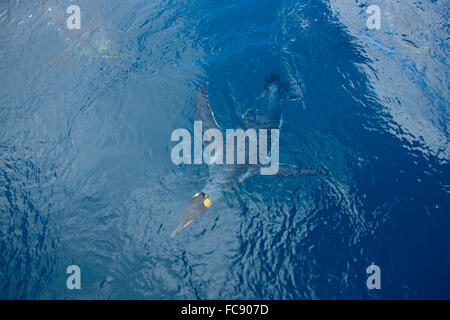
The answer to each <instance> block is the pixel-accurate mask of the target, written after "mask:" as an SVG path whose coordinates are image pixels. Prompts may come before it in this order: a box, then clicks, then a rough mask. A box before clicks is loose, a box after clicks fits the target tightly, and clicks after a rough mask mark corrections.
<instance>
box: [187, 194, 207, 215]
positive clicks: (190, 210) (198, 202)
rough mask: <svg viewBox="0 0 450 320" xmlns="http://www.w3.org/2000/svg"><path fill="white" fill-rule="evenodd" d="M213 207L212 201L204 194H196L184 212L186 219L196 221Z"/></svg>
mask: <svg viewBox="0 0 450 320" xmlns="http://www.w3.org/2000/svg"><path fill="white" fill-rule="evenodd" d="M209 207H211V199H209V196H208V195H207V194H206V193H204V192H198V193H196V194H194V196H193V197H192V198H191V200H190V201H189V203H188V204H187V206H186V209H185V210H184V216H185V217H186V218H190V219H194V218H196V217H198V216H199V215H202V214H203V213H205V211H206V210H208V209H209Z"/></svg>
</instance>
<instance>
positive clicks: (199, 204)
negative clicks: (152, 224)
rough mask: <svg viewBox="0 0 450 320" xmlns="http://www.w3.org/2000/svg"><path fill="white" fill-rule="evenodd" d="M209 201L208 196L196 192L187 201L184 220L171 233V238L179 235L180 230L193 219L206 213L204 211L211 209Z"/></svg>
mask: <svg viewBox="0 0 450 320" xmlns="http://www.w3.org/2000/svg"><path fill="white" fill-rule="evenodd" d="M211 204H212V202H211V199H209V196H208V195H207V194H206V193H204V192H198V193H196V194H195V195H194V196H193V197H192V198H191V200H189V202H188V204H187V206H186V208H185V209H184V218H183V221H182V222H181V224H180V225H179V226H178V228H176V229H175V231H174V232H172V237H174V236H175V235H177V234H178V233H180V231H181V230H183V229H184V228H186V227H187V226H188V225H190V224H191V223H192V221H194V219H195V218H197V217H198V216H200V215H202V214H203V213H205V212H206V210H208V209H209V207H211Z"/></svg>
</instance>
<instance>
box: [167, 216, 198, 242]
mask: <svg viewBox="0 0 450 320" xmlns="http://www.w3.org/2000/svg"><path fill="white" fill-rule="evenodd" d="M192 221H194V220H189V221H188V222H186V223H183V222H182V223H180V225H179V226H178V227H177V228H176V229H175V230H174V231H173V232H172V234H171V235H170V236H171V237H172V238H173V237H175V236H176V235H177V234H179V233H180V232H181V230H183V229H184V228H186V227H187V226H188V225H190V224H191V223H192Z"/></svg>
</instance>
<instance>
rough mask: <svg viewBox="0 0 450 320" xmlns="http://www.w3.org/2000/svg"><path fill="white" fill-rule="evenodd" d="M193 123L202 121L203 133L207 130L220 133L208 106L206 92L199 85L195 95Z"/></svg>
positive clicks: (204, 88) (203, 87)
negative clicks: (214, 130)
mask: <svg viewBox="0 0 450 320" xmlns="http://www.w3.org/2000/svg"><path fill="white" fill-rule="evenodd" d="M195 121H202V128H203V132H204V131H206V130H208V129H217V130H220V131H222V130H221V129H220V127H219V125H218V124H217V122H216V119H214V114H213V113H212V111H211V108H210V106H209V101H208V91H207V90H206V87H205V86H204V85H201V86H200V87H199V88H198V90H197V93H196V94H195Z"/></svg>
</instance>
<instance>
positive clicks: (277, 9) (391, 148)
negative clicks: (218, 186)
mask: <svg viewBox="0 0 450 320" xmlns="http://www.w3.org/2000/svg"><path fill="white" fill-rule="evenodd" d="M71 4H74V2H71V1H68V0H67V1H56V0H50V1H45V0H35V1H31V0H23V1H19V0H3V1H1V2H0V210H1V211H0V213H1V215H0V298H2V299H86V298H88V299H343V298H352V299H353V298H355V299H368V298H369V299H370V298H450V275H449V270H450V254H449V249H448V247H449V244H450V232H449V228H450V217H449V213H450V202H449V192H450V170H449V159H450V145H449V104H448V101H449V72H450V70H449V55H448V52H449V42H448V41H449V29H448V28H449V27H448V26H449V16H450V7H449V3H448V1H440V0H438V1H431V0H425V1H400V0H395V1H387V0H381V1H377V3H374V4H377V5H379V6H380V9H381V29H379V30H369V29H368V28H367V25H366V20H367V18H368V14H367V13H366V10H367V7H368V6H369V5H371V4H372V3H371V1H356V0H352V1H350V0H349V1H344V0H329V1H326V0H322V1H319V0H317V1H316V0H314V1H312V0H310V1H307V0H297V1H293V0H286V1H272V0H259V1H255V0H241V1H216V0H205V1H158V0H152V1H147V0H145V1H144V0H133V1H111V0H96V1H87V0H80V1H77V4H78V5H79V7H80V10H81V29H80V30H69V29H68V28H67V27H66V19H67V17H68V14H67V13H66V8H67V7H68V6H69V5H71ZM271 71H274V72H276V73H278V74H280V76H281V79H282V80H283V81H284V82H286V83H288V84H289V88H290V92H289V97H288V98H287V99H285V100H284V101H283V110H284V111H283V124H282V127H281V132H280V161H281V162H283V163H290V164H295V165H297V166H315V167H320V166H325V167H327V168H328V169H329V171H330V175H328V176H322V177H295V178H278V177H273V176H266V177H256V178H253V179H250V180H247V181H245V182H244V183H242V184H240V185H239V186H237V187H236V188H234V189H233V190H231V191H228V192H226V194H225V196H224V197H223V199H221V200H220V201H214V199H213V206H212V207H211V209H210V210H208V211H207V213H206V214H205V215H203V216H201V217H200V218H198V219H197V220H196V221H195V222H194V223H192V225H190V226H189V228H186V230H183V232H182V233H181V234H180V235H179V236H177V237H176V238H174V239H172V238H171V237H170V233H171V232H172V231H173V229H174V228H175V227H176V226H177V225H178V223H179V222H180V220H181V218H182V215H183V210H184V207H185V205H186V203H187V202H188V201H189V199H190V198H191V197H192V195H193V194H195V193H196V192H198V191H200V190H201V189H202V188H203V186H204V184H205V182H206V180H207V179H208V168H207V166H206V165H181V166H177V165H174V164H173V163H172V161H171V158H170V154H171V149H172V147H173V146H174V143H173V142H171V141H170V136H171V133H172V131H173V130H174V129H176V128H188V129H189V130H192V127H193V121H194V95H195V92H196V90H197V88H198V87H199V86H200V85H202V84H206V85H207V87H208V91H209V100H210V104H211V108H212V109H213V112H214V114H215V117H216V119H217V121H218V122H219V124H220V125H221V126H222V127H223V128H235V127H237V126H238V123H239V118H240V116H241V115H242V114H243V113H245V112H246V110H248V109H249V107H251V106H253V105H254V104H255V103H256V101H258V98H259V97H260V95H261V93H262V91H263V87H264V79H265V78H266V76H267V75H268V74H269V73H270V72H271ZM372 263H374V264H376V265H378V266H379V267H380V268H381V290H368V289H367V287H366V279H367V277H368V276H369V275H368V274H367V273H366V268H367V267H368V266H369V265H371V264H372ZM72 264H75V265H78V266H79V267H80V268H81V286H82V288H81V290H68V289H67V287H66V279H67V277H68V276H69V275H68V274H66V268H67V267H68V266H69V265H72Z"/></svg>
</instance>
